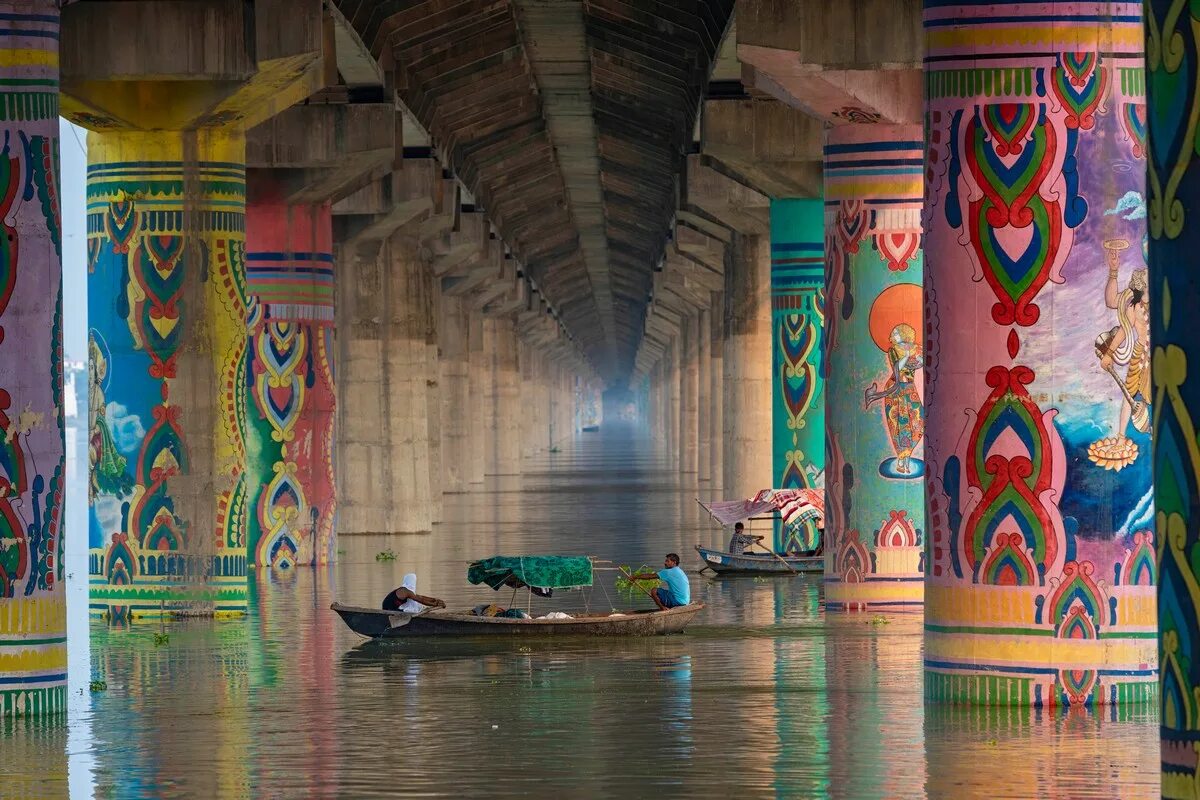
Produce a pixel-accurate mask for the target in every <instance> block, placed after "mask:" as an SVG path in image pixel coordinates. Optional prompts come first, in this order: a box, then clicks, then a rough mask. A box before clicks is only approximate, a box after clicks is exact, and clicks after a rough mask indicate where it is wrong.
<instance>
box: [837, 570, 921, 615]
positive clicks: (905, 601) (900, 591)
mask: <svg viewBox="0 0 1200 800" xmlns="http://www.w3.org/2000/svg"><path fill="white" fill-rule="evenodd" d="M924 605H925V578H924V577H923V576H918V577H915V578H914V577H912V576H907V575H906V576H904V577H896V578H892V577H888V576H886V575H871V576H870V577H869V578H868V579H866V580H863V581H860V582H852V581H841V580H826V581H825V608H826V610H828V611H875V610H878V611H919V610H920V609H921V607H922V606H924Z"/></svg>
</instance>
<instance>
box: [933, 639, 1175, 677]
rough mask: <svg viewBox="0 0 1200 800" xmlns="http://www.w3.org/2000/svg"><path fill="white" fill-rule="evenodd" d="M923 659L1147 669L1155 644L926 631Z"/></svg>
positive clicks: (1151, 641)
mask: <svg viewBox="0 0 1200 800" xmlns="http://www.w3.org/2000/svg"><path fill="white" fill-rule="evenodd" d="M925 657H926V659H928V660H931V661H955V662H960V663H964V664H975V663H982V664H995V665H1000V666H1003V665H1005V664H1012V665H1013V666H1023V665H1029V664H1046V665H1048V666H1052V667H1054V668H1055V669H1063V668H1076V669H1095V668H1098V667H1101V666H1103V667H1105V668H1108V669H1114V668H1116V669H1147V668H1149V667H1150V666H1152V665H1153V664H1154V663H1156V661H1157V658H1158V642H1157V641H1156V640H1154V639H1054V638H1051V637H1049V636H1019V635H994V634H992V635H989V634H983V635H978V634H969V633H937V632H934V631H926V632H925Z"/></svg>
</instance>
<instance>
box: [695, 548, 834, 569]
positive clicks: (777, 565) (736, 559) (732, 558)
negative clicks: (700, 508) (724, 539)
mask: <svg viewBox="0 0 1200 800" xmlns="http://www.w3.org/2000/svg"><path fill="white" fill-rule="evenodd" d="M696 552H697V553H699V554H700V558H702V559H704V563H705V564H707V565H708V566H709V567H710V568H711V569H712V570H713V572H716V573H718V574H721V575H724V574H727V573H746V574H751V573H754V574H762V575H791V574H793V570H794V571H795V572H821V571H822V570H823V569H824V568H825V557H824V556H780V558H782V559H783V561H781V560H780V558H776V557H775V556H773V555H771V554H770V553H766V554H760V553H742V554H741V555H734V554H733V553H729V552H727V551H724V550H712V549H710V548H707V547H701V546H700V545H696ZM784 561H786V562H787V566H785V565H784V563H783V562H784ZM789 567H790V568H791V569H789Z"/></svg>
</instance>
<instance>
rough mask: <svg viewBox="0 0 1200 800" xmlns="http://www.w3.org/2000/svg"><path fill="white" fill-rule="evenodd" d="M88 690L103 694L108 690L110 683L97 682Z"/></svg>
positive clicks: (90, 684)
mask: <svg viewBox="0 0 1200 800" xmlns="http://www.w3.org/2000/svg"><path fill="white" fill-rule="evenodd" d="M88 689H89V690H91V691H93V692H103V691H105V690H107V689H108V681H101V680H95V681H92V682H91V683H89V684H88Z"/></svg>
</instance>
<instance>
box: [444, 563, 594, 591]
mask: <svg viewBox="0 0 1200 800" xmlns="http://www.w3.org/2000/svg"><path fill="white" fill-rule="evenodd" d="M467 580H468V581H470V582H471V583H486V584H487V585H488V586H490V587H492V588H493V589H499V588H500V587H501V586H508V587H511V588H520V587H521V586H532V587H534V588H536V589H578V588H579V587H581V586H591V585H592V561H591V559H590V558H588V557H587V556H492V557H491V558H485V559H482V560H480V561H476V562H474V563H473V564H471V566H469V567H467Z"/></svg>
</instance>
